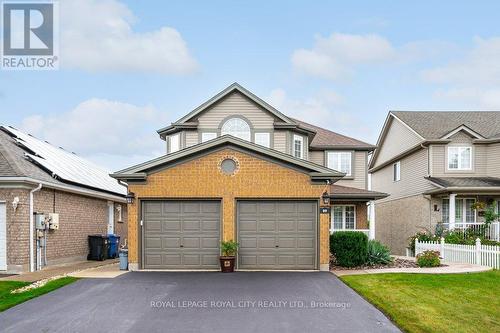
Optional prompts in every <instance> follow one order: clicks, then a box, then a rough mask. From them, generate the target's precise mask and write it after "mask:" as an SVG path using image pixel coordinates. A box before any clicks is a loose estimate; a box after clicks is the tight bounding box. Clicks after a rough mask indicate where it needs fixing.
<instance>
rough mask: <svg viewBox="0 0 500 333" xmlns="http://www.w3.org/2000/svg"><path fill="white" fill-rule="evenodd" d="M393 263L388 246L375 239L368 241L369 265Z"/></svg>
mask: <svg viewBox="0 0 500 333" xmlns="http://www.w3.org/2000/svg"><path fill="white" fill-rule="evenodd" d="M391 262H392V257H391V251H390V250H389V248H388V247H387V246H385V245H384V244H382V243H380V242H379V241H376V240H374V239H372V240H369V241H368V260H367V264H368V265H377V264H384V265H385V264H388V263H391Z"/></svg>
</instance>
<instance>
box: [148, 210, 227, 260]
mask: <svg viewBox="0 0 500 333" xmlns="http://www.w3.org/2000/svg"><path fill="white" fill-rule="evenodd" d="M143 224H144V226H143V268H146V269H217V268H218V267H219V263H218V259H219V239H220V236H219V234H220V233H219V230H220V202H219V201H147V202H144V203H143Z"/></svg>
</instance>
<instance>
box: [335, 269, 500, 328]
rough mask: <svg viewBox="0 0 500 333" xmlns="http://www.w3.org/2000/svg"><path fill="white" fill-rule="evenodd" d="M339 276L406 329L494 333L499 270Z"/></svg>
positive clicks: (498, 324) (498, 304)
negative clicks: (466, 272) (463, 272)
mask: <svg viewBox="0 0 500 333" xmlns="http://www.w3.org/2000/svg"><path fill="white" fill-rule="evenodd" d="M341 279H342V280H343V281H344V282H345V283H346V284H347V285H349V286H350V287H351V288H353V289H354V290H356V291H357V292H358V293H359V294H361V295H362V296H363V297H364V298H366V299H367V300H368V301H369V302H371V303H372V304H374V305H375V306H377V307H378V308H379V309H380V310H382V311H383V312H384V313H385V314H386V315H387V316H388V317H389V318H391V320H392V321H393V322H395V323H396V324H397V325H398V326H399V327H400V328H401V329H402V330H404V331H406V332H500V321H499V320H498V319H499V315H500V296H499V295H500V271H490V272H484V273H471V274H371V275H348V276H343V277H341Z"/></svg>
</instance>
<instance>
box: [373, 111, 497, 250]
mask: <svg viewBox="0 0 500 333" xmlns="http://www.w3.org/2000/svg"><path fill="white" fill-rule="evenodd" d="M377 146H378V148H377V149H376V150H375V152H374V154H373V158H372V159H371V160H370V167H369V172H370V173H371V185H372V186H371V187H372V189H374V190H377V191H383V192H386V193H389V194H390V196H389V197H387V198H384V199H381V200H378V201H376V203H375V213H376V221H377V229H376V238H377V239H379V240H381V241H382V242H384V243H387V244H388V245H389V246H390V247H391V249H392V251H393V252H394V253H396V254H404V253H405V248H406V246H407V244H408V237H410V236H411V235H413V234H414V233H415V232H417V231H423V230H428V231H430V232H435V230H436V225H437V224H438V223H439V222H441V223H443V224H442V225H440V226H442V227H444V228H445V229H457V228H458V229H465V228H469V227H474V226H477V225H480V224H481V223H482V222H483V221H484V219H483V217H481V216H478V215H480V214H478V213H477V212H476V210H474V209H473V208H472V205H473V204H474V203H475V202H478V201H481V202H487V203H488V204H494V205H498V200H500V112H402V111H392V112H389V115H388V116H387V119H386V121H385V124H384V127H383V129H382V132H381V134H380V137H379V139H378V143H377Z"/></svg>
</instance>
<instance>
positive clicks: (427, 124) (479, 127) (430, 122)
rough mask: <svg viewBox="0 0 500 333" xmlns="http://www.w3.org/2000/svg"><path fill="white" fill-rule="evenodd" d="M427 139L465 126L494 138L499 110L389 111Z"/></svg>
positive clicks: (499, 114)
mask: <svg viewBox="0 0 500 333" xmlns="http://www.w3.org/2000/svg"><path fill="white" fill-rule="evenodd" d="M390 113H391V114H393V115H395V116H396V117H397V118H399V119H400V120H401V121H403V122H404V123H405V124H406V125H408V126H409V127H411V128H412V129H413V130H414V131H415V132H417V133H418V134H419V135H420V136H422V137H423V138H425V139H427V140H432V139H440V138H443V137H445V136H446V135H447V134H449V133H450V132H452V131H454V130H456V129H457V128H460V127H461V126H465V127H466V128H467V129H470V130H471V131H472V132H473V133H476V134H479V135H480V136H482V137H483V138H487V139H489V138H495V137H496V136H498V133H499V130H498V129H499V128H500V111H391V112H390Z"/></svg>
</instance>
